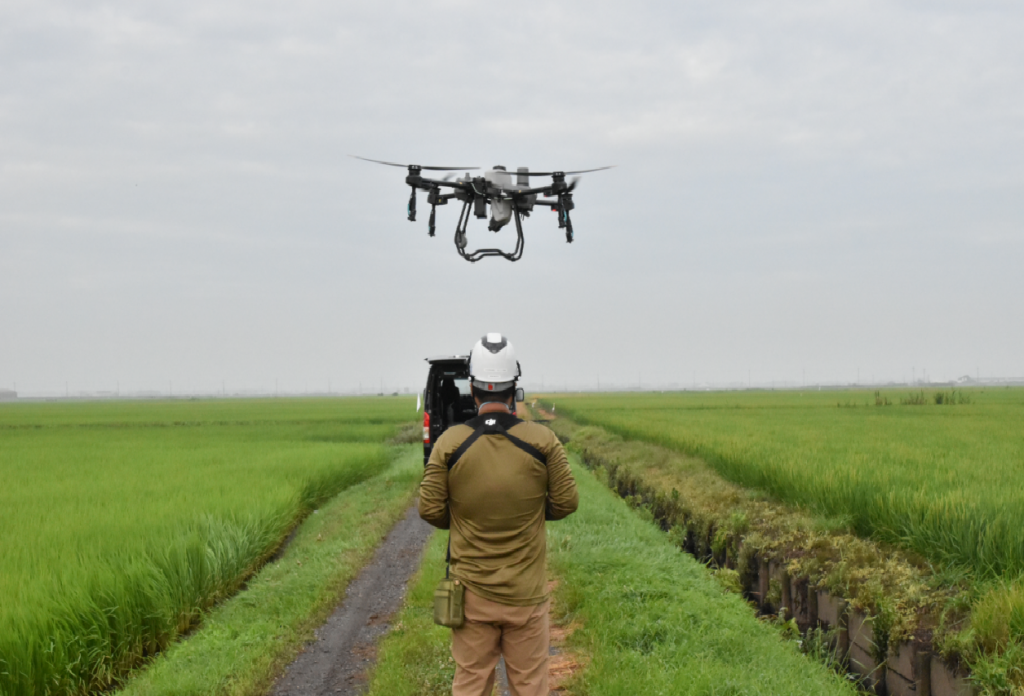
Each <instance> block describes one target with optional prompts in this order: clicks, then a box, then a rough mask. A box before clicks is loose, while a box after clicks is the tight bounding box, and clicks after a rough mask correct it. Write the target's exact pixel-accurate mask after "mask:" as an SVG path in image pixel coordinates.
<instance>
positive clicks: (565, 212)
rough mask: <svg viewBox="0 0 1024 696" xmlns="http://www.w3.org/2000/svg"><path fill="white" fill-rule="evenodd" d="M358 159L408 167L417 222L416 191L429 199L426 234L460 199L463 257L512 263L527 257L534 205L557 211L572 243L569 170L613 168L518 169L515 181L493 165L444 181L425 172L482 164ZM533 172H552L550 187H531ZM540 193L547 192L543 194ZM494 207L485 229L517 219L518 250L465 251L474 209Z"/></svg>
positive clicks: (458, 241) (481, 213)
mask: <svg viewBox="0 0 1024 696" xmlns="http://www.w3.org/2000/svg"><path fill="white" fill-rule="evenodd" d="M352 157H355V158H356V159H361V160H365V161H367V162H376V163H378V164H386V165H388V166H391V167H405V168H407V169H408V170H409V174H408V176H406V177H405V183H407V184H408V185H409V187H410V188H411V189H412V193H411V194H410V196H409V209H408V215H409V220H410V221H411V222H415V221H416V190H417V189H420V190H422V191H426V192H427V203H428V204H430V220H429V221H428V222H427V233H428V234H429V235H430V236H431V237H433V236H434V230H435V229H436V228H435V226H434V218H435V214H436V212H437V206H439V205H447V204H448V201H450V200H452V199H453V198H454V199H456V200H459V201H462V213H461V214H460V215H459V222H458V224H457V225H456V226H455V248H456V249H457V250H458V252H459V255H460V256H461V257H462V258H464V259H466V260H467V261H469V262H471V263H476V262H477V261H479V260H480V259H482V258H484V257H487V256H501V257H503V258H506V259H508V260H509V261H518V260H519V259H520V258H522V256H523V218H524V217H529V216H530V213H531V212H532V211H533V208H534V206H537V205H541V206H548V207H550V208H551V210H553V211H556V212H557V213H558V227H559V229H564V230H565V241H566V242H569V243H570V244H571V243H572V239H573V231H572V218H570V217H569V212H570V211H571V210H572V209H573V208H575V207H576V206H575V205H574V204H573V202H572V192H573V190H574V189H575V188H576V185H577V184H578V183H579V179H580V178H579V177H578V176H576V177H573V179H572V180H571V181H570V182H569V183H566V182H565V177H566V176H567V175H570V174H586V173H587V172H597V171H601V170H602V169H611V167H597V168H596V169H582V170H579V171H574V172H561V171H558V172H531V171H530V170H529V169H527V168H526V167H519V169H518V170H517V171H516V172H515V179H514V180H513V175H512V172H509V171H506V170H505V167H503V166H501V165H495V167H494V168H493V169H490V170H488V171H486V172H484V175H483V176H470V174H469V172H468V171H467V172H466V175H465V177H462V178H457V179H455V180H454V181H452V180H451V177H452V176H453V175H452V174H449V175H448V176H446V177H445V178H444V179H428V178H426V177H424V176H422V172H424V171H465V170H473V169H479V167H426V166H422V165H419V164H396V163H395V162H382V161H381V160H375V159H367V158H366V157H358V156H356V155H352ZM531 176H550V177H551V183H550V184H548V185H547V186H535V187H532V188H531V187H530V177H531ZM442 188H447V189H452V192H451V193H441V189H442ZM540 196H543V198H541V197H540ZM488 205H490V207H491V216H490V217H491V220H490V223H489V224H488V225H487V229H489V230H490V231H491V232H497V231H498V230H500V229H501V228H502V227H504V226H505V225H507V224H508V223H509V222H510V221H511V220H512V219H515V221H516V237H517V239H516V248H515V249H513V250H512V251H511V252H505V251H502V250H501V249H477V250H476V251H466V243H467V240H466V226H467V225H468V224H469V216H470V207H472V213H473V215H474V216H475V217H477V218H480V219H483V218H486V217H487V206H488Z"/></svg>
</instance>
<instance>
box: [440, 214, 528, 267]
mask: <svg viewBox="0 0 1024 696" xmlns="http://www.w3.org/2000/svg"><path fill="white" fill-rule="evenodd" d="M469 205H470V203H469V201H466V202H465V203H463V205H462V212H461V213H460V214H459V224H458V225H456V226H455V248H456V249H457V250H458V252H459V256H461V257H462V258H464V259H466V260H467V261H469V262H470V263H476V262H477V261H479V260H480V259H483V258H486V257H488V256H500V257H502V258H504V259H507V260H509V261H518V260H519V259H521V258H522V256H523V249H524V247H525V242H524V241H523V219H522V215H523V213H522V212H521V211H520V210H518V209H515V210H513V211H512V212H513V215H514V216H515V219H516V248H515V249H513V250H512V251H511V252H505V251H502V250H501V249H477V250H476V251H471V252H467V251H466V243H467V240H466V227H467V226H468V225H469V215H470V213H469Z"/></svg>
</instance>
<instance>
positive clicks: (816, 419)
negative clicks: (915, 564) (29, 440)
mask: <svg viewBox="0 0 1024 696" xmlns="http://www.w3.org/2000/svg"><path fill="white" fill-rule="evenodd" d="M969 398H970V399H972V400H973V404H974V405H973V406H972V408H970V409H963V410H961V409H939V408H936V407H935V406H934V405H932V406H931V407H929V406H927V405H925V406H923V407H922V408H919V409H899V408H896V409H838V410H837V409H835V408H834V407H833V408H831V409H830V408H828V407H827V405H828V404H829V403H830V402H831V403H833V404H834V403H835V399H836V396H835V394H834V393H832V394H829V393H827V392H812V393H807V394H801V393H799V392H764V393H752V394H746V393H723V394H703V393H675V394H643V395H634V394H614V395H611V394H609V395H580V396H562V397H560V398H559V401H558V404H559V407H560V411H563V412H565V413H568V414H570V415H571V416H572V417H573V418H575V419H576V420H578V421H580V422H584V423H593V424H595V425H600V426H602V427H605V428H607V429H608V430H611V431H612V432H615V433H618V434H619V435H622V436H623V437H626V438H636V439H641V440H648V441H650V442H654V443H657V444H661V445H664V446H666V447H670V448H674V449H677V450H679V451H681V452H685V453H687V454H690V455H694V456H697V457H700V458H701V459H703V460H704V461H706V462H708V463H709V464H710V465H711V466H713V467H714V468H715V469H716V470H717V471H718V472H719V473H721V474H722V475H723V476H725V477H726V478H727V479H729V480H731V481H734V482H736V483H739V484H741V485H744V486H747V487H750V488H755V489H758V490H764V491H768V492H769V493H771V494H772V495H775V496H778V498H780V499H781V500H784V501H787V502H790V503H794V504H797V505H802V506H805V507H807V508H809V509H811V510H814V511H815V512H817V513H820V514H822V515H826V516H843V517H847V518H848V519H849V520H850V522H851V524H852V525H853V527H854V529H855V530H856V531H857V532H858V533H859V534H861V535H863V536H870V537H875V538H878V539H881V540H884V541H890V542H895V543H899V544H901V545H903V546H905V547H907V548H909V549H910V550H913V551H915V552H918V553H920V554H922V555H924V556H925V557H927V558H929V559H931V560H932V561H933V562H936V563H939V564H951V565H964V566H968V567H971V568H972V569H973V570H974V572H975V573H977V574H979V575H980V576H984V577H997V576H1002V575H1011V576H1014V575H1017V574H1020V573H1022V572H1024V544H1022V543H1021V535H1020V530H1021V529H1024V485H1022V484H1024V472H1022V471H1021V470H1020V462H1021V461H1024V440H1022V439H1021V438H1020V436H1019V431H1020V430H1019V428H1020V426H1019V424H1020V423H1021V422H1022V420H1024V390H1020V389H1015V390H997V391H979V392H975V393H972V394H971V395H970V396H969Z"/></svg>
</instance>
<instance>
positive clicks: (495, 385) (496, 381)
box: [469, 333, 522, 392]
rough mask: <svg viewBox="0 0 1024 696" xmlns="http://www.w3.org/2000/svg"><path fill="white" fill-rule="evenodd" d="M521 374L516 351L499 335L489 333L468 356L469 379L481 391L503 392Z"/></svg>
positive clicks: (509, 387)
mask: <svg viewBox="0 0 1024 696" xmlns="http://www.w3.org/2000/svg"><path fill="white" fill-rule="evenodd" d="M520 374H522V372H521V370H520V369H519V361H518V360H516V350H515V348H513V347H512V344H511V343H509V342H508V339H507V338H505V337H504V336H502V335H501V334H500V333H489V334H487V335H486V336H484V337H483V338H481V339H480V340H479V341H477V342H476V345H475V346H473V350H472V352H470V354H469V378H470V379H471V380H472V382H473V386H474V387H476V388H477V389H480V390H482V391H492V392H496V391H505V390H506V389H511V388H512V385H514V384H515V381H516V380H517V379H518V378H519V375H520Z"/></svg>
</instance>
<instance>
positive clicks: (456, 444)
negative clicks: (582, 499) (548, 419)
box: [420, 333, 579, 696]
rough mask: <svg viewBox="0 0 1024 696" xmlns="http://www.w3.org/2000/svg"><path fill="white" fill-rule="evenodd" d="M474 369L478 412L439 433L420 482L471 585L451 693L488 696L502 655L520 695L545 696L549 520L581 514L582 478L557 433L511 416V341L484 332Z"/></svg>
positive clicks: (428, 512) (423, 510)
mask: <svg viewBox="0 0 1024 696" xmlns="http://www.w3.org/2000/svg"><path fill="white" fill-rule="evenodd" d="M469 373H470V381H471V384H472V390H473V398H474V400H475V401H476V404H477V413H478V415H477V417H476V418H474V419H472V420H470V421H468V422H466V423H463V424H461V425H456V426H453V427H451V428H449V429H448V430H446V431H445V433H444V434H443V435H441V437H440V438H439V439H438V441H437V443H436V444H435V445H434V449H433V451H432V452H431V454H430V461H428V462H427V467H426V470H425V471H424V474H423V483H422V484H421V485H420V517H422V518H423V519H425V520H426V521H427V522H429V523H430V524H432V525H434V526H435V527H440V528H441V529H450V530H451V536H450V553H451V576H452V577H453V578H455V579H457V580H459V581H460V582H461V583H462V584H463V585H465V587H466V596H465V616H466V619H465V623H463V625H462V627H461V628H456V629H453V630H452V657H453V658H454V659H455V665H456V667H455V681H454V683H453V684H452V694H453V696H490V694H491V689H492V688H493V685H494V668H495V666H496V665H497V663H498V657H499V656H501V655H503V656H504V657H505V670H506V673H507V674H508V682H509V690H510V691H511V693H512V694H513V695H514V696H548V638H549V636H548V608H549V603H548V597H547V592H546V587H547V567H546V563H545V560H546V556H547V545H546V536H545V532H544V522H545V520H560V519H562V518H564V517H567V516H568V515H571V514H572V513H573V512H574V511H575V510H576V505H577V503H578V501H579V498H578V495H577V493H576V482H575V481H574V480H573V478H572V472H571V471H570V469H569V462H568V460H567V458H566V456H565V450H564V449H563V447H562V444H561V443H560V442H559V441H558V438H557V437H555V435H554V433H552V432H551V431H550V430H549V429H548V428H546V427H544V426H543V425H540V424H539V423H529V422H524V421H521V420H519V419H518V418H516V417H515V416H514V415H513V414H512V409H513V405H514V403H515V395H516V380H517V379H518V378H519V375H520V370H519V362H518V361H517V360H516V356H515V351H514V350H513V348H512V344H510V343H509V342H508V340H507V339H506V338H505V337H504V336H502V335H501V334H496V333H490V334H487V335H486V336H484V337H483V338H482V339H480V340H479V341H478V342H477V344H476V345H475V346H473V351H472V353H471V354H470V358H469Z"/></svg>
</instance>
